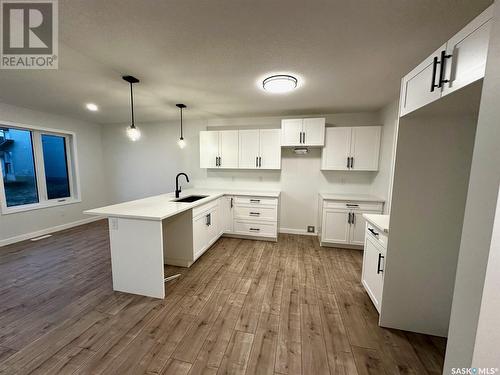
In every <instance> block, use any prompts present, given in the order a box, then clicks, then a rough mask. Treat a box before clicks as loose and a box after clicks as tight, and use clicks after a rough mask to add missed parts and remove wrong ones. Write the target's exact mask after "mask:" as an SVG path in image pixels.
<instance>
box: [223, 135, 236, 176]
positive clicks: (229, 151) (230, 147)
mask: <svg viewBox="0 0 500 375" xmlns="http://www.w3.org/2000/svg"><path fill="white" fill-rule="evenodd" d="M219 157H220V167H221V168H238V130H222V131H220V132H219Z"/></svg>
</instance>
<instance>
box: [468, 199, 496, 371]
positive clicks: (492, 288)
mask: <svg viewBox="0 0 500 375" xmlns="http://www.w3.org/2000/svg"><path fill="white" fill-rule="evenodd" d="M499 290H500V199H499V200H498V201H497V210H496V215H495V223H494V227H493V235H492V238H491V247H490V255H489V257H488V267H487V269H486V278H485V281H484V289H483V299H482V302H481V311H480V313H479V324H478V327H477V334H476V343H475V345H474V355H473V357H472V366H473V367H487V368H499V367H500V356H499V355H498V349H497V348H500V314H499V313H498V312H499V311H500V298H498V291H499Z"/></svg>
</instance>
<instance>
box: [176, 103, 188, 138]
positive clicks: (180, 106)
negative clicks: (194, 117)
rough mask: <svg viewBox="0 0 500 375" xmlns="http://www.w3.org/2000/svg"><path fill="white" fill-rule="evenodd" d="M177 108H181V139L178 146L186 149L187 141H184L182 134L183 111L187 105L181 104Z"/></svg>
mask: <svg viewBox="0 0 500 375" xmlns="http://www.w3.org/2000/svg"><path fill="white" fill-rule="evenodd" d="M175 106H176V107H177V108H179V109H180V111H181V137H180V138H179V140H178V141H177V144H178V145H179V147H180V148H184V147H186V141H185V140H184V137H183V134H182V110H183V109H184V108H186V105H185V104H182V103H181V104H176V105H175Z"/></svg>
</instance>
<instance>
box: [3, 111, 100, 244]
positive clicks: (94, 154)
mask: <svg viewBox="0 0 500 375" xmlns="http://www.w3.org/2000/svg"><path fill="white" fill-rule="evenodd" d="M2 120H3V121H11V122H15V123H21V124H27V125H34V126H39V127H48V128H54V129H62V130H69V131H73V132H75V133H76V140H77V152H78V155H77V156H78V164H79V172H80V189H81V199H82V202H81V203H75V204H69V205H63V206H57V207H49V208H43V209H38V210H32V211H25V212H19V213H13V214H8V215H0V244H7V243H9V242H11V241H14V240H16V239H20V238H25V237H26V236H27V237H29V234H30V233H35V234H36V232H40V231H42V232H43V231H44V230H47V229H49V228H53V227H59V226H65V225H68V223H73V222H78V221H80V220H85V219H89V217H88V216H85V215H83V213H82V212H83V211H84V210H85V209H88V208H92V207H98V206H102V205H103V204H105V203H106V202H107V198H108V196H107V189H106V183H105V181H104V178H105V174H104V168H103V159H102V145H101V128H100V126H98V125H95V124H90V123H86V122H82V121H78V120H73V119H70V118H67V117H61V116H56V115H51V114H48V113H43V112H36V111H32V110H29V109H25V108H20V107H14V106H11V105H6V104H1V103H0V123H1V121H2Z"/></svg>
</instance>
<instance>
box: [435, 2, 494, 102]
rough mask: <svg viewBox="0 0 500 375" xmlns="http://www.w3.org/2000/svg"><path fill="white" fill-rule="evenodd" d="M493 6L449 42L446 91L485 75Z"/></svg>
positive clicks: (444, 91)
mask: <svg viewBox="0 0 500 375" xmlns="http://www.w3.org/2000/svg"><path fill="white" fill-rule="evenodd" d="M492 17H493V6H490V7H489V8H487V9H486V10H485V11H484V12H483V13H481V14H480V15H479V16H478V17H476V18H475V19H474V20H473V21H472V22H471V23H469V24H468V25H467V26H465V27H464V28H463V29H462V30H460V31H459V32H458V33H457V34H456V35H455V36H453V37H452V38H451V39H450V40H449V41H448V43H447V44H446V54H447V55H449V56H450V57H449V58H447V59H445V61H446V62H445V68H446V74H445V78H446V79H449V82H448V83H445V84H444V87H443V95H447V94H449V93H451V92H453V91H455V90H458V89H460V88H462V87H464V86H467V85H468V84H470V83H472V82H474V81H477V80H478V79H481V78H483V77H484V71H485V68H486V56H487V54H488V43H489V39H490V29H491V25H492V23H493V20H492Z"/></svg>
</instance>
